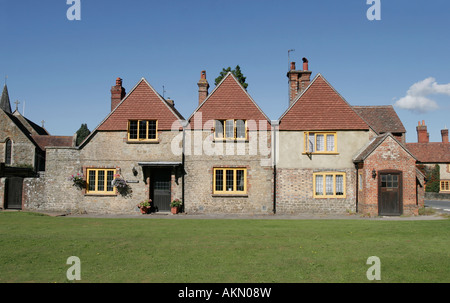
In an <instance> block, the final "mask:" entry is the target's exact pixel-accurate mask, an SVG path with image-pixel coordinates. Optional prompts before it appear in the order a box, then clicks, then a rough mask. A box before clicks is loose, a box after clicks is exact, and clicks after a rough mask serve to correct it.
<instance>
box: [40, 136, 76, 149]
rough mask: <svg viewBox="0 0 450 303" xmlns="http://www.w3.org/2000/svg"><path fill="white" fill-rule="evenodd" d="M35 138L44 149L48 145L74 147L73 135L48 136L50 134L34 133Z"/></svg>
mask: <svg viewBox="0 0 450 303" xmlns="http://www.w3.org/2000/svg"><path fill="white" fill-rule="evenodd" d="M31 137H32V138H33V140H34V141H35V142H36V143H37V144H38V145H39V147H40V148H41V149H42V150H45V148H46V147H63V146H66V147H72V146H73V137H72V136H48V135H32V136H31Z"/></svg>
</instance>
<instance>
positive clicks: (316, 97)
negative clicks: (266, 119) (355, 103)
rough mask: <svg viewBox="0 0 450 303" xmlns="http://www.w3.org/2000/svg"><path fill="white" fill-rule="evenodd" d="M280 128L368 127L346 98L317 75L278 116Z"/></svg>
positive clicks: (366, 128) (358, 128) (353, 128)
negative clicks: (279, 116)
mask: <svg viewBox="0 0 450 303" xmlns="http://www.w3.org/2000/svg"><path fill="white" fill-rule="evenodd" d="M279 120H280V130H368V129H369V126H368V124H367V123H366V122H364V120H363V119H362V118H361V117H360V116H359V115H358V114H357V113H356V112H355V111H354V110H353V109H352V107H351V106H350V105H349V104H348V103H347V101H345V100H344V98H342V96H341V95H339V94H338V93H337V92H336V90H335V89H334V88H333V87H332V86H331V85H330V84H329V83H328V82H327V81H326V80H325V78H324V77H323V76H322V75H321V74H318V75H317V76H316V77H315V78H314V80H313V81H312V82H311V84H310V85H309V86H308V87H307V88H306V89H305V91H303V92H302V93H301V94H300V95H299V96H297V97H296V99H295V100H294V102H293V103H292V105H291V106H290V107H289V108H288V110H287V111H286V112H285V113H284V114H283V115H282V116H281V118H280V119H279Z"/></svg>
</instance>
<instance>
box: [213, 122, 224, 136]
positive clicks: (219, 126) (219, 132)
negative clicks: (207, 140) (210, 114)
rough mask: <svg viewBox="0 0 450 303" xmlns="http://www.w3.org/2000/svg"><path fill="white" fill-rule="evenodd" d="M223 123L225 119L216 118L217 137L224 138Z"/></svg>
mask: <svg viewBox="0 0 450 303" xmlns="http://www.w3.org/2000/svg"><path fill="white" fill-rule="evenodd" d="M223 123H224V121H220V120H216V125H215V129H216V130H215V137H216V138H223Z"/></svg>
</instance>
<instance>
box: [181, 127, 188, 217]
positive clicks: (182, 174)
mask: <svg viewBox="0 0 450 303" xmlns="http://www.w3.org/2000/svg"><path fill="white" fill-rule="evenodd" d="M187 125H188V122H187V121H186V120H183V121H181V126H182V127H183V141H182V146H183V147H182V153H181V170H182V171H181V201H183V204H182V205H183V206H182V207H181V211H182V212H184V204H185V201H184V175H185V174H186V170H185V169H184V165H185V155H184V153H185V148H186V140H185V138H186V131H185V130H186V126H187Z"/></svg>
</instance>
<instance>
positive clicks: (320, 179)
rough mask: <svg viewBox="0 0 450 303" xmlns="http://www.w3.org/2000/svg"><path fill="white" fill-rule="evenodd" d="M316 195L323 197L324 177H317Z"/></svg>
mask: <svg viewBox="0 0 450 303" xmlns="http://www.w3.org/2000/svg"><path fill="white" fill-rule="evenodd" d="M316 195H318V196H321V195H323V176H321V175H317V176H316Z"/></svg>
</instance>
